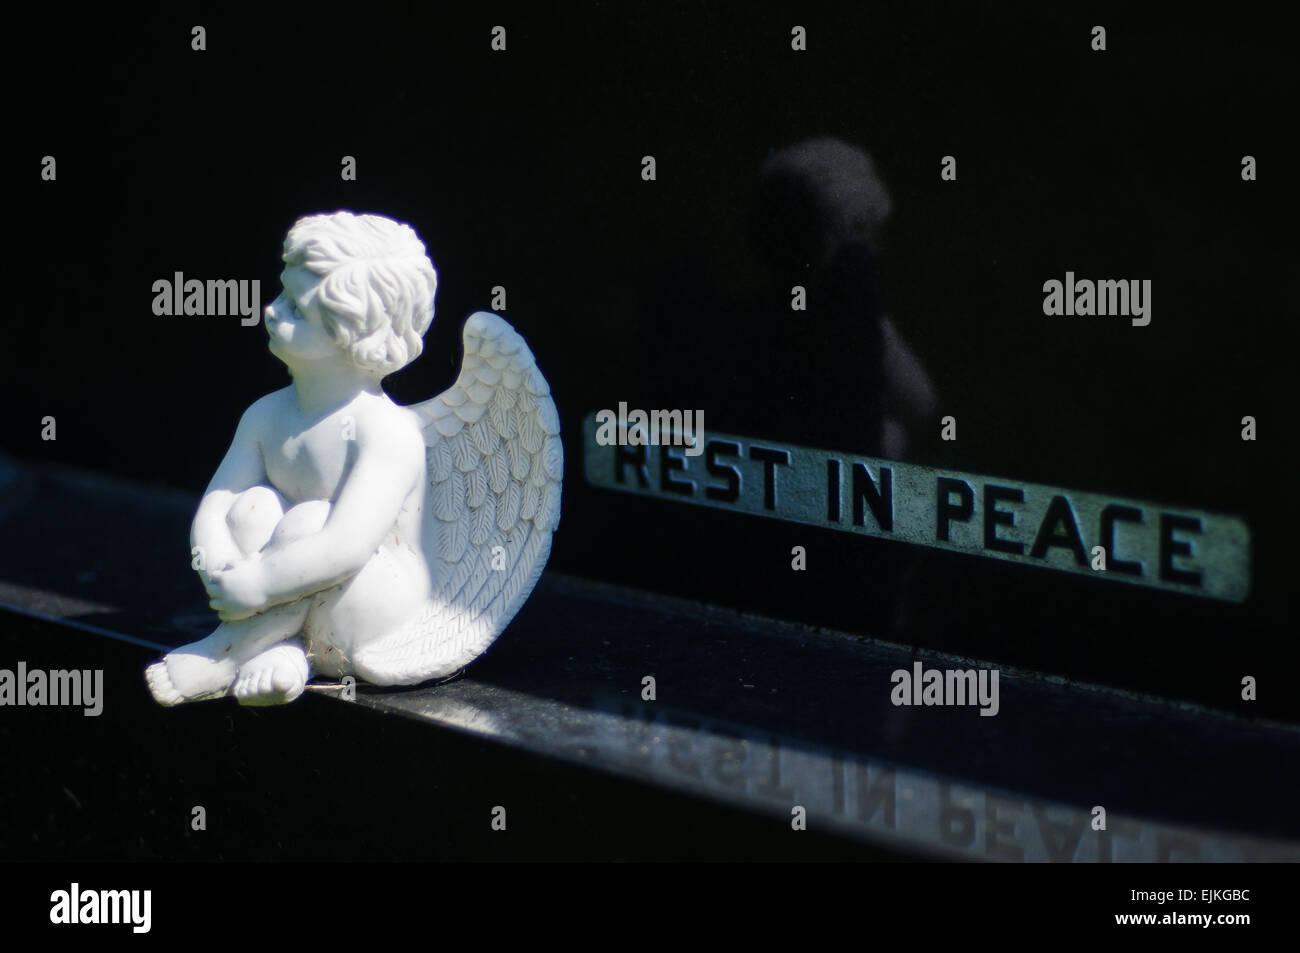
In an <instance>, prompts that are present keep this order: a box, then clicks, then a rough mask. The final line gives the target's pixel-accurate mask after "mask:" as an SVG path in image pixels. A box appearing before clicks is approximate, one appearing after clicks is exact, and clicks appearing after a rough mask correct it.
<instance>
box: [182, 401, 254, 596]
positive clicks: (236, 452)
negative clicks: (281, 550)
mask: <svg viewBox="0 0 1300 953" xmlns="http://www.w3.org/2000/svg"><path fill="white" fill-rule="evenodd" d="M260 404H261V402H260V401H259V402H257V403H255V404H253V405H252V406H251V407H249V408H248V410H246V411H244V416H243V417H241V418H240V420H239V426H238V427H237V428H236V429H235V439H234V440H233V441H231V444H230V449H229V450H227V451H226V456H225V458H224V459H223V460H222V461H221V465H220V466H219V467H217V472H216V473H214V474H213V475H212V480H211V482H209V483H208V488H207V490H206V492H204V494H203V501H202V502H201V503H199V509H198V512H197V513H195V514H194V523H193V525H192V526H191V527H190V545H191V546H198V547H200V551H201V553H202V555H203V561H204V564H205V565H206V566H207V568H208V569H209V570H213V569H220V568H222V567H223V566H227V565H230V564H231V563H233V562H236V561H237V560H239V559H241V558H243V554H242V553H241V552H240V550H239V547H238V546H237V545H236V544H235V541H234V540H233V539H232V538H231V535H230V527H229V526H228V525H227V524H226V514H227V513H228V512H229V511H230V504H231V503H232V502H234V499H235V497H236V496H238V495H239V494H240V493H243V492H244V491H245V490H247V489H249V488H251V487H254V486H257V485H259V484H267V483H269V478H268V477H267V475H266V467H265V465H264V464H263V462H262V450H261V447H260V446H259V445H258V433H259V432H260V430H261V424H260V420H261V407H260Z"/></svg>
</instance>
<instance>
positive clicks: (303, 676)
mask: <svg viewBox="0 0 1300 953" xmlns="http://www.w3.org/2000/svg"><path fill="white" fill-rule="evenodd" d="M310 677H311V666H310V665H309V664H308V662H307V654H306V653H305V652H304V651H303V649H302V646H301V645H297V644H295V643H292V642H281V643H280V644H278V645H273V646H271V647H270V648H269V649H267V650H266V651H264V652H261V653H259V654H257V655H255V656H253V657H252V658H251V659H249V660H248V661H247V662H245V663H244V664H243V665H242V666H240V669H239V675H238V677H237V678H236V679H235V684H234V686H233V687H232V689H231V694H232V695H234V696H235V698H237V699H238V700H239V704H241V705H283V704H285V703H287V702H291V701H293V700H294V699H295V698H297V697H298V696H299V695H301V694H302V691H303V688H304V687H305V686H306V684H307V679H308V678H310Z"/></svg>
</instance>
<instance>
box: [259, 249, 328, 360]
mask: <svg viewBox="0 0 1300 953" xmlns="http://www.w3.org/2000/svg"><path fill="white" fill-rule="evenodd" d="M280 284H282V285H283V286H284V291H283V292H281V293H280V297H278V298H276V299H275V300H274V301H272V302H271V303H270V304H269V305H267V307H266V311H265V317H264V320H265V324H266V332H267V334H269V335H270V337H271V341H270V348H271V353H272V354H274V355H275V356H276V357H278V358H279V359H280V360H282V361H284V362H285V363H286V364H288V365H289V366H290V367H292V366H293V365H295V364H299V363H303V362H306V361H320V360H325V359H327V358H330V357H334V356H336V355H337V354H338V352H339V346H338V345H337V344H336V343H335V342H334V339H333V338H332V337H330V333H329V332H328V331H326V330H325V325H324V323H323V322H322V321H321V313H320V302H319V300H318V298H317V288H318V286H319V284H320V277H319V276H317V275H314V274H312V273H311V272H310V271H308V270H307V269H306V268H303V267H302V266H301V265H286V266H285V269H284V271H282V272H281V273H280Z"/></svg>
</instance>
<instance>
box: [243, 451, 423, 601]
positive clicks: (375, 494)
mask: <svg viewBox="0 0 1300 953" xmlns="http://www.w3.org/2000/svg"><path fill="white" fill-rule="evenodd" d="M424 453H425V447H424V438H423V436H422V435H421V434H420V431H419V430H418V429H417V428H415V427H414V426H410V427H400V426H387V425H384V426H380V427H379V428H377V430H374V431H370V432H369V433H367V431H366V428H364V427H363V428H360V432H359V433H358V435H357V448H356V458H355V459H354V461H353V463H352V467H351V469H350V471H349V472H348V475H347V477H346V478H345V479H344V481H343V487H342V489H341V490H340V491H339V495H338V498H337V499H336V500H335V502H334V505H333V506H332V507H331V509H330V515H329V519H327V520H326V521H325V526H324V527H323V528H322V529H321V531H320V532H319V533H316V534H314V535H311V536H308V537H305V538H303V539H300V540H297V541H296V542H292V543H288V544H286V545H285V546H284V547H283V548H281V549H278V550H276V551H275V552H274V553H271V554H268V555H267V556H266V557H264V558H263V559H262V560H261V561H260V562H258V563H256V564H253V566H250V567H249V568H250V569H253V568H254V567H255V569H256V571H257V573H258V574H259V579H258V582H259V583H260V587H259V588H260V589H261V593H262V594H263V595H264V596H265V600H266V604H267V605H277V604H279V603H283V602H292V601H294V600H295V599H299V598H301V597H303V596H306V595H310V594H311V593H313V592H319V591H321V590H322V589H328V588H329V587H331V586H334V585H337V584H338V583H340V582H343V581H344V580H345V579H347V578H348V577H349V576H352V575H355V574H356V573H357V572H359V571H360V570H361V569H362V567H364V566H365V564H366V562H367V561H368V560H369V559H370V557H371V556H373V555H374V553H375V550H376V549H378V548H379V546H380V544H381V543H382V542H383V541H384V538H385V537H386V536H387V535H388V534H389V533H391V532H392V531H393V527H394V526H395V525H396V523H397V517H398V514H399V513H400V512H401V509H402V505H403V504H404V503H405V501H406V498H407V496H408V495H409V494H410V492H411V489H412V487H414V485H415V482H416V481H417V480H418V479H419V477H420V474H421V473H422V472H423V467H424Z"/></svg>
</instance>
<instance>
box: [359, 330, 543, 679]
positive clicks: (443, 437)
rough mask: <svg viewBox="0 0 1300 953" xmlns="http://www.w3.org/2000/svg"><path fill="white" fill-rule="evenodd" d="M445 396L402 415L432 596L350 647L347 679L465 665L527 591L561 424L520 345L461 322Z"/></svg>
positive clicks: (421, 675)
mask: <svg viewBox="0 0 1300 953" xmlns="http://www.w3.org/2000/svg"><path fill="white" fill-rule="evenodd" d="M464 341H465V358H464V361H463V363H462V365H461V370H460V376H459V377H458V378H457V379H456V383H455V384H453V385H452V386H451V387H450V388H449V389H448V390H447V391H445V392H444V393H442V394H439V395H438V396H437V397H435V398H433V399H432V400H429V401H426V402H425V403H423V404H417V405H415V406H413V407H412V408H411V409H412V410H414V411H415V412H416V413H417V414H418V415H419V416H420V418H421V421H422V424H423V428H424V442H425V446H426V447H427V448H428V449H427V456H428V467H429V493H428V495H427V497H426V498H425V505H424V538H423V543H424V553H425V556H426V558H427V559H428V561H429V569H430V571H431V572H432V574H433V587H434V592H433V596H432V598H431V599H430V601H429V603H428V604H427V605H426V606H425V608H424V610H423V612H421V613H420V615H419V617H418V618H417V619H416V620H415V621H414V622H412V623H411V624H410V625H408V626H406V627H405V628H404V629H402V630H400V631H399V632H396V633H394V634H393V635H391V636H389V637H387V638H384V639H381V640H379V641H378V642H375V643H373V644H372V645H369V646H366V647H364V648H362V649H359V650H358V651H357V652H356V654H355V657H354V658H353V660H352V662H353V667H354V668H355V669H356V671H357V674H358V675H360V676H361V677H362V678H365V679H366V680H367V681H370V682H373V683H375V684H379V685H410V684H414V683H415V682H420V681H424V680H426V679H430V678H439V677H441V676H444V675H450V674H451V673H453V672H455V671H457V670H458V669H461V668H463V667H464V666H465V665H467V664H469V662H471V661H473V659H474V658H476V657H477V656H478V655H480V654H481V653H482V652H483V651H484V650H485V649H486V648H487V647H488V646H489V645H491V644H492V642H493V641H494V640H495V639H496V637H497V636H498V635H500V634H501V632H502V631H503V630H504V629H505V627H506V625H507V624H508V623H509V622H510V620H511V619H512V618H514V615H515V613H516V612H518V611H519V607H520V606H522V605H523V604H524V600H526V599H527V598H528V596H529V594H530V593H531V592H532V590H533V586H534V585H536V583H537V580H538V577H540V576H541V574H542V568H543V567H544V566H545V565H546V559H547V556H549V555H550V551H551V535H552V533H553V532H554V531H555V528H556V526H557V525H558V523H559V520H560V485H561V479H562V477H563V472H564V450H563V448H562V446H561V445H560V418H559V415H558V414H557V413H556V410H555V402H554V401H552V400H551V391H550V387H549V386H548V385H547V383H546V379H545V378H544V377H542V373H541V371H540V370H539V369H538V367H537V362H536V361H535V360H534V358H533V355H532V352H531V351H529V350H528V345H527V344H525V343H524V339H523V338H522V337H520V336H519V334H518V333H517V332H516V331H515V330H514V328H512V327H511V326H510V325H509V324H507V323H506V322H505V321H504V320H503V319H502V318H500V317H498V316H497V315H495V314H490V313H489V312H486V311H479V312H476V313H475V314H473V315H471V316H470V317H469V319H468V320H467V321H466V322H465V329H464Z"/></svg>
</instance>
